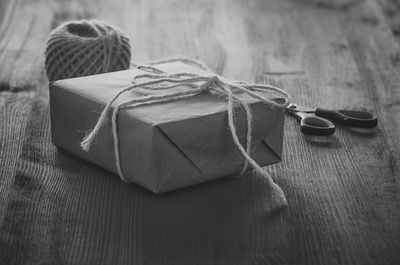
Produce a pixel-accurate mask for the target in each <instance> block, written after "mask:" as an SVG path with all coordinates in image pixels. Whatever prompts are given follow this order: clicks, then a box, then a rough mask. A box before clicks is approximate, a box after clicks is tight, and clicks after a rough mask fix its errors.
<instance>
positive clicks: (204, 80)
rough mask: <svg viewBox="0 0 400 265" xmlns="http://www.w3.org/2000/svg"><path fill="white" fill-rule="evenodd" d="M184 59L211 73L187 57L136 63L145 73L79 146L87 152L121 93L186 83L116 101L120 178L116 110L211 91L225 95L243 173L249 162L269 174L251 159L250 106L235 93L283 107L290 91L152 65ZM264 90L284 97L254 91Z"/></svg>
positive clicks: (118, 162)
mask: <svg viewBox="0 0 400 265" xmlns="http://www.w3.org/2000/svg"><path fill="white" fill-rule="evenodd" d="M174 61H175V62H176V61H179V62H184V63H186V64H191V65H195V66H197V67H199V68H201V69H203V70H205V71H207V72H210V73H211V72H212V71H211V70H210V69H209V68H208V67H206V66H205V65H203V64H202V63H200V62H198V61H194V60H190V59H183V58H178V59H166V60H162V61H157V62H153V63H150V64H148V65H137V66H136V67H137V68H138V69H140V70H142V71H145V72H146V73H144V74H139V75H136V76H135V77H134V78H133V80H132V85H130V86H128V87H125V88H123V89H121V90H120V91H119V92H118V93H117V94H116V95H115V96H114V97H113V98H112V99H111V100H110V101H109V102H108V103H107V105H106V107H105V108H104V110H103V112H102V113H101V115H100V118H99V120H98V121H97V124H96V126H95V127H94V128H93V130H92V131H91V132H90V133H89V134H88V135H87V136H86V137H85V138H84V139H83V141H82V142H81V147H82V149H83V150H84V151H89V149H90V146H91V144H92V143H93V142H94V140H95V139H96V137H97V135H98V133H99V131H100V129H101V127H102V126H103V125H104V123H105V122H106V118H107V116H108V113H109V112H110V110H111V108H112V104H113V103H114V102H115V100H116V99H117V98H118V97H119V96H121V95H122V94H123V93H125V92H127V91H130V90H133V89H137V88H142V89H147V90H164V91H167V90H171V89H173V88H176V87H181V86H186V87H188V89H187V90H185V91H178V92H172V93H170V94H163V95H146V96H141V97H138V98H132V99H129V100H127V101H125V102H122V103H119V104H118V105H116V106H115V107H114V109H113V111H112V116H111V117H112V118H111V127H112V135H113V140H114V151H115V162H116V166H117V170H118V174H119V176H120V178H121V179H122V180H123V181H125V182H128V179H127V178H126V177H125V176H124V174H123V172H122V169H121V160H120V152H119V137H118V123H117V116H118V112H119V111H120V110H121V109H123V108H128V107H129V108H136V107H139V106H143V105H151V104H158V103H165V102H172V101H178V100H182V99H186V98H191V97H195V96H198V95H201V94H205V93H207V94H211V95H215V96H217V97H220V98H224V99H225V100H227V110H228V122H229V128H230V131H231V134H232V138H233V141H234V143H235V145H236V146H237V148H238V149H239V151H240V152H241V154H242V155H243V157H244V158H245V161H244V166H243V169H242V172H241V173H243V172H245V171H246V170H247V167H248V165H249V164H250V165H251V166H252V167H253V168H254V169H255V170H256V171H257V172H259V173H260V174H262V175H264V176H265V175H266V176H268V173H267V172H266V171H265V170H263V169H262V168H261V167H260V166H259V165H258V164H257V162H256V161H255V160H254V159H253V158H251V156H250V152H251V137H252V136H251V134H252V132H251V131H252V114H251V110H250V107H249V105H248V104H247V102H246V101H245V100H243V99H241V98H240V97H238V96H237V95H235V93H237V92H243V93H247V94H248V95H250V96H251V97H253V98H256V99H258V100H260V101H262V102H263V103H265V104H267V105H269V106H271V107H277V108H286V107H287V106H288V105H289V94H288V93H286V92H285V91H284V90H282V89H280V88H278V87H275V86H271V85H264V84H248V83H245V82H242V81H235V80H228V79H226V78H223V77H221V76H218V75H215V74H205V75H199V74H194V73H187V72H182V73H176V74H169V73H166V72H164V71H162V70H160V69H158V68H156V67H154V66H151V65H152V64H160V63H167V62H174ZM141 79H147V80H148V81H143V82H138V81H139V80H141ZM266 91H274V92H277V93H278V94H281V95H282V96H283V99H284V100H283V103H281V102H279V101H274V100H272V99H268V98H266V97H264V96H262V95H260V93H257V92H266ZM235 102H236V103H239V104H240V105H241V106H242V107H243V108H244V110H245V112H246V120H247V134H246V147H244V146H243V145H242V144H241V143H240V141H239V138H238V136H237V133H236V127H235V124H234V114H233V108H234V103H235Z"/></svg>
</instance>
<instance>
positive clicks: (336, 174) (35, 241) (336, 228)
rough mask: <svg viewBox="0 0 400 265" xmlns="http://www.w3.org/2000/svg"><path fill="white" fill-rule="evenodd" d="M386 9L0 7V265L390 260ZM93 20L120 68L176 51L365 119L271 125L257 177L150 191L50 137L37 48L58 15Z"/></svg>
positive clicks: (392, 149)
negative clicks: (273, 156) (121, 46)
mask: <svg viewBox="0 0 400 265" xmlns="http://www.w3.org/2000/svg"><path fill="white" fill-rule="evenodd" d="M399 7H400V2H399V1H398V0H379V1H373V0H360V1H357V0H354V1H351V0H336V1H327V0H284V1H279V0H252V1H238V0H237V1H232V0H229V1H228V0H221V1H211V0H206V1H204V0H190V1H186V0H185V1H183V0H152V1H128V0H121V1H117V2H116V1H111V2H110V1H105V0H101V1H95V2H94V1H90V0H79V1H78V0H77V1H61V0H57V1H45V0H37V1H22V0H17V1H12V0H0V36H1V37H0V62H1V63H0V119H1V121H0V264H392V265H394V264H399V263H400V253H399V249H400V222H399V220H400V191H399V189H400V187H399V181H400V170H399V169H400V162H399V161H400V148H399V141H400V134H399V133H398V132H399V131H400V119H399V118H400V103H399V102H400V88H399V84H400V79H399V76H400V75H399V71H400V68H399V65H400V64H399V61H400V59H399V58H400V55H399V54H400V47H399V45H400V41H399V32H398V31H399V30H398V26H399V17H400V16H399V15H400V8H399ZM80 18H98V19H105V20H107V21H109V22H110V23H113V24H116V25H119V26H120V27H121V28H122V29H123V30H125V31H126V32H127V34H128V35H129V36H131V37H132V46H133V50H132V53H133V60H134V62H144V61H148V60H153V59H158V58H163V57H172V56H178V55H185V56H188V57H194V58H198V59H201V60H203V61H205V62H206V63H207V64H208V65H209V66H210V67H211V68H212V69H214V70H215V72H216V73H218V74H222V75H225V76H228V77H231V78H237V79H243V80H247V81H257V82H264V83H272V84H275V85H278V86H280V87H283V88H285V89H286V90H287V91H288V92H289V93H290V94H291V95H292V100H293V101H294V102H296V103H298V104H301V105H305V106H310V107H313V106H323V107H327V108H363V109H367V110H369V111H372V112H375V113H377V114H378V117H379V125H378V127H377V128H376V129H374V130H368V131H365V130H363V131H360V130H354V129H348V128H344V127H340V126H338V128H337V131H336V133H335V135H334V136H331V137H326V138H318V137H310V136H305V135H302V134H301V133H300V131H299V127H298V124H297V123H296V121H295V120H294V119H292V118H290V117H288V118H287V119H286V121H285V138H284V141H285V142H284V157H283V161H282V163H280V164H278V165H275V166H272V167H270V168H269V170H270V172H271V174H272V176H273V178H274V179H275V180H276V182H277V183H278V184H279V185H280V186H281V187H282V189H283V190H284V192H285V194H286V196H287V199H288V204H289V206H288V208H286V209H284V210H282V211H279V212H275V213H274V214H271V213H270V212H269V211H268V205H266V201H267V200H266V198H268V195H269V189H268V187H269V186H268V185H267V183H265V182H264V181H263V179H262V178H259V177H253V178H238V177H231V178H225V179H221V180H218V181H213V182H210V183H206V184H202V185H198V186H194V187H191V188H188V189H183V190H180V191H176V192H170V193H167V194H163V195H157V196H155V195H153V194H151V193H150V192H148V191H146V190H144V189H142V188H140V187H138V186H135V185H126V184H124V183H121V182H120V181H119V180H118V179H117V178H116V177H115V176H114V175H112V174H110V173H108V172H106V171H104V170H102V169H100V168H98V167H95V166H92V165H89V164H87V163H85V162H82V161H81V160H79V159H76V158H73V157H70V156H68V155H65V154H63V153H61V152H59V151H58V150H57V149H56V148H55V147H54V146H53V145H52V143H51V135H50V127H49V126H50V124H49V113H48V93H47V89H48V85H47V80H46V77H45V74H44V70H43V61H44V56H43V51H44V49H45V45H46V40H47V37H48V34H49V32H50V30H51V29H52V28H54V27H56V26H57V25H58V24H60V23H61V22H63V21H66V20H70V19H80Z"/></svg>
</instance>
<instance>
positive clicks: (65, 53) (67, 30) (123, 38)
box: [45, 20, 131, 81]
mask: <svg viewBox="0 0 400 265" xmlns="http://www.w3.org/2000/svg"><path fill="white" fill-rule="evenodd" d="M45 55H46V59H45V66H46V72H47V77H48V78H49V81H54V80H58V79H65V78H71V77H77V76H86V75H94V74H101V73H106V72H112V71H118V70H125V69H128V68H129V66H130V61H131V47H130V44H129V37H128V36H127V35H126V34H125V33H124V32H123V31H121V30H119V29H117V28H115V27H113V26H110V25H109V24H107V23H106V22H103V21H98V20H79V21H71V22H66V23H63V24H61V25H60V26H58V27H57V28H56V29H54V30H53V31H52V32H51V34H50V38H49V40H48V42H47V47H46V53H45Z"/></svg>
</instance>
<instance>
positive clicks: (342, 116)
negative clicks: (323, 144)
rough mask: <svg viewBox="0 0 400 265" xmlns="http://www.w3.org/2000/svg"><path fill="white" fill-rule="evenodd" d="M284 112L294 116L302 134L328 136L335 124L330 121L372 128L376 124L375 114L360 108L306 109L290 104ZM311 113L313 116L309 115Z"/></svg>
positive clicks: (332, 131) (333, 129) (333, 130)
mask: <svg viewBox="0 0 400 265" xmlns="http://www.w3.org/2000/svg"><path fill="white" fill-rule="evenodd" d="M285 112H286V113H287V114H290V115H292V116H294V117H295V118H296V119H297V120H298V121H299V123H300V130H301V132H302V133H304V134H310V135H321V136H328V135H331V134H333V133H334V132H335V125H334V124H333V123H332V122H331V120H332V121H334V122H337V123H339V124H342V125H345V126H349V127H358V128H374V127H376V125H377V124H378V118H377V116H376V115H375V114H372V113H370V112H367V111H362V110H328V109H323V108H316V109H306V108H300V107H298V106H297V105H296V104H290V105H289V106H287V107H286V109H285ZM311 113H313V114H315V116H312V115H310V114H311Z"/></svg>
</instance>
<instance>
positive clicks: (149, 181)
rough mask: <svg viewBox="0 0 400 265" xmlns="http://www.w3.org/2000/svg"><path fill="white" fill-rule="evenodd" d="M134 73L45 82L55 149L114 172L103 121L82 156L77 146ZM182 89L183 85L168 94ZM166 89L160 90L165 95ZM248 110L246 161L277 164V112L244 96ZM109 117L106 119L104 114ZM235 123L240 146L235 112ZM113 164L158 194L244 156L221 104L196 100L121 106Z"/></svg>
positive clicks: (229, 167) (239, 114) (242, 131)
mask: <svg viewBox="0 0 400 265" xmlns="http://www.w3.org/2000/svg"><path fill="white" fill-rule="evenodd" d="M157 67H158V68H160V69H162V70H164V71H166V72H169V73H177V72H193V73H199V74H204V72H203V71H202V70H199V69H197V68H195V67H193V66H189V65H186V64H183V63H165V64H161V65H157ZM139 73H142V72H141V71H140V70H138V69H131V70H126V71H119V72H112V73H107V74H100V75H94V76H86V77H78V78H72V79H65V80H59V81H56V82H54V83H52V84H51V85H50V114H51V130H52V140H53V143H54V144H55V145H56V146H57V147H59V148H60V149H61V150H64V151H65V152H68V153H70V154H72V155H74V156H77V157H79V158H82V159H84V160H86V161H88V162H91V163H94V164H96V165H98V166H101V167H103V168H105V169H107V170H109V171H111V172H113V173H115V174H117V168H116V164H115V163H116V162H115V154H114V142H113V138H112V132H111V124H110V120H111V119H109V120H108V122H107V123H106V124H105V126H103V127H102V129H101V131H100V133H99V135H98V137H97V138H96V140H95V141H94V143H93V144H92V147H91V149H90V151H89V152H85V151H83V150H82V149H81V148H80V142H81V141H82V139H83V138H84V136H85V135H86V134H87V132H88V131H90V130H91V129H93V127H94V126H95V124H96V122H97V120H98V118H99V116H100V113H101V112H102V110H103V109H104V107H105V105H106V104H107V102H108V101H109V100H110V99H111V98H112V97H113V96H114V95H115V94H116V93H117V92H118V91H119V90H121V89H122V88H124V87H126V86H128V85H129V84H131V80H132V78H133V76H134V75H136V74H139ZM182 89H187V88H185V87H179V88H176V90H182ZM170 92H171V91H169V92H168V93H170ZM153 93H165V92H160V91H154V92H153V91H148V90H144V89H138V90H135V91H130V92H127V93H125V94H123V95H122V96H121V97H120V98H119V99H118V100H117V101H116V103H115V104H118V103H120V102H122V101H125V100H127V99H129V98H132V97H139V96H143V95H146V94H153ZM238 96H239V97H241V98H243V99H245V100H246V101H247V102H248V103H249V104H250V107H251V110H252V114H253V134H252V152H251V156H252V157H253V158H254V159H255V160H256V161H257V162H258V163H259V164H260V165H261V166H266V165H270V164H273V163H276V162H279V161H280V160H281V153H282V136H283V119H284V113H283V110H281V109H277V108H271V107H269V106H267V105H265V104H263V103H261V102H259V101H258V100H256V99H253V98H251V97H249V96H248V95H245V94H239V95H238ZM110 116H111V114H110ZM235 125H236V128H237V134H238V136H239V139H240V140H241V142H242V144H243V145H244V144H245V142H246V115H245V112H244V111H243V110H242V109H241V108H240V107H237V108H235ZM118 130H119V139H120V154H121V167H122V171H123V172H124V175H125V177H126V178H128V179H129V180H130V181H131V182H134V183H136V184H139V185H141V186H143V187H145V188H147V189H149V190H151V191H153V192H154V193H161V192H166V191H171V190H175V189H179V188H182V187H186V186H190V185H194V184H197V183H201V182H205V181H209V180H212V179H216V178H220V177H225V176H229V175H231V174H235V173H238V172H239V171H240V170H241V169H242V167H243V163H244V158H243V157H242V155H241V153H240V152H239V150H238V149H237V147H236V145H235V144H234V142H233V140H232V136H231V132H230V129H229V125H228V115H227V111H226V101H225V100H224V99H222V98H218V97H215V96H212V95H206V94H204V95H200V96H196V97H194V98H189V99H184V100H180V101H175V102H169V103H162V104H153V105H148V106H140V107H137V108H131V109H129V108H128V109H122V110H120V112H119V114H118Z"/></svg>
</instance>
